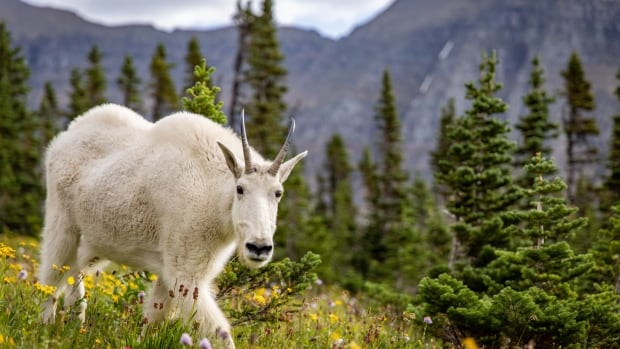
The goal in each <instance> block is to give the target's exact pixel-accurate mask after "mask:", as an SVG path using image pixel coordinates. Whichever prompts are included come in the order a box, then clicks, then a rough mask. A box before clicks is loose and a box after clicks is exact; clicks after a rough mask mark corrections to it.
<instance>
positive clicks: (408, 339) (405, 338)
mask: <svg viewBox="0 0 620 349" xmlns="http://www.w3.org/2000/svg"><path fill="white" fill-rule="evenodd" d="M403 340H404V341H405V342H409V341H410V340H411V338H410V337H409V334H408V333H405V334H403Z"/></svg>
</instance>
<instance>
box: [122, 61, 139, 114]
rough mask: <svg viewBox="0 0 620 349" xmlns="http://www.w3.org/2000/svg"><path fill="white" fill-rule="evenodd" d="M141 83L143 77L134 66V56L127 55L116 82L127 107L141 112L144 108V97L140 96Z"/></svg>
mask: <svg viewBox="0 0 620 349" xmlns="http://www.w3.org/2000/svg"><path fill="white" fill-rule="evenodd" d="M141 83H142V79H140V76H139V75H138V72H137V71H136V68H135V67H134V64H133V58H131V56H129V55H127V56H125V59H124V60H123V65H122V67H121V72H120V75H119V77H118V78H117V79H116V84H117V86H118V88H119V89H120V90H121V94H122V96H123V105H125V106H126V107H127V108H130V109H133V110H135V111H136V112H141V111H142V109H143V106H142V97H141V96H140V84H141Z"/></svg>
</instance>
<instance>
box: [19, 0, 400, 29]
mask: <svg viewBox="0 0 620 349" xmlns="http://www.w3.org/2000/svg"><path fill="white" fill-rule="evenodd" d="M22 1H24V2H26V3H29V4H32V5H37V6H49V7H55V8H59V9H66V10H71V11H72V12H75V13H77V14H78V15H80V16H81V17H82V18H84V19H86V20H88V21H91V22H95V23H100V24H106V25H122V24H151V25H153V26H155V27H156V28H158V29H162V30H167V31H170V30H173V29H211V28H218V27H222V26H226V25H231V24H232V16H233V14H234V12H235V9H236V3H237V1H236V0H22ZM393 2H394V0H274V4H275V6H274V14H275V18H276V22H277V24H278V25H284V26H296V27H300V28H304V29H311V30H316V31H318V32H319V33H320V34H321V35H323V36H326V37H329V38H332V39H338V38H341V37H343V36H346V35H348V34H349V33H350V32H351V31H352V30H353V29H355V27H357V26H359V25H360V24H363V23H365V22H367V21H368V20H370V19H371V18H373V17H374V16H375V15H377V14H378V13H380V12H381V11H383V10H384V9H386V8H387V7H388V6H389V5H390V4H391V3H393ZM252 3H253V5H254V6H255V7H256V8H258V7H259V6H260V4H261V3H262V1H261V0H254V1H253V2H252Z"/></svg>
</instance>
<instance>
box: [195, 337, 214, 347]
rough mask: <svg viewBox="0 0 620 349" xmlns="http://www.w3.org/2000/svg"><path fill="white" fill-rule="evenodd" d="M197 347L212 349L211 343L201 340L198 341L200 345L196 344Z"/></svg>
mask: <svg viewBox="0 0 620 349" xmlns="http://www.w3.org/2000/svg"><path fill="white" fill-rule="evenodd" d="M198 347H199V348H200V349H212V348H213V347H212V346H211V342H209V340H208V339H206V338H203V339H201V340H200V343H199V344H198Z"/></svg>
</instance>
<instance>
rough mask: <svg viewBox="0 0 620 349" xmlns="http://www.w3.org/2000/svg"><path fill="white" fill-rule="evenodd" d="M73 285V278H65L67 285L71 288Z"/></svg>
mask: <svg viewBox="0 0 620 349" xmlns="http://www.w3.org/2000/svg"><path fill="white" fill-rule="evenodd" d="M74 284H75V278H74V277H73V276H69V277H68V278H67V285H69V286H73V285H74Z"/></svg>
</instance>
